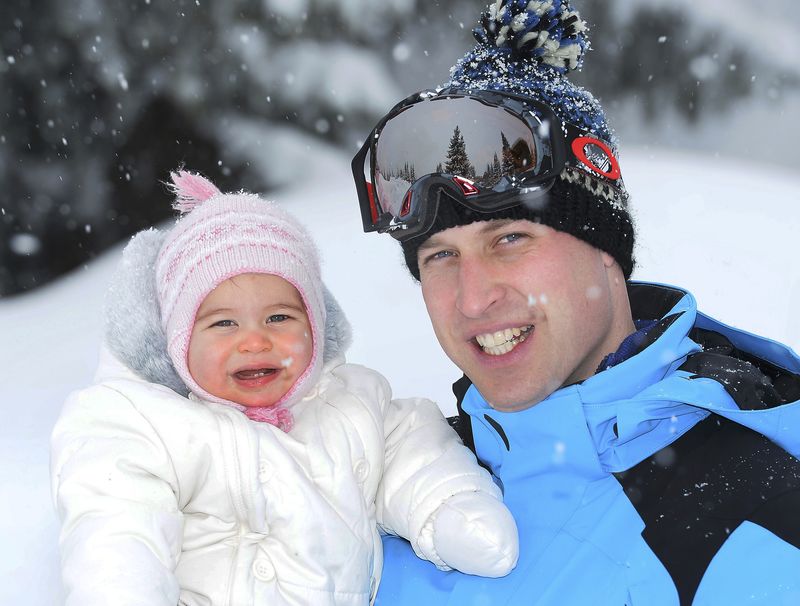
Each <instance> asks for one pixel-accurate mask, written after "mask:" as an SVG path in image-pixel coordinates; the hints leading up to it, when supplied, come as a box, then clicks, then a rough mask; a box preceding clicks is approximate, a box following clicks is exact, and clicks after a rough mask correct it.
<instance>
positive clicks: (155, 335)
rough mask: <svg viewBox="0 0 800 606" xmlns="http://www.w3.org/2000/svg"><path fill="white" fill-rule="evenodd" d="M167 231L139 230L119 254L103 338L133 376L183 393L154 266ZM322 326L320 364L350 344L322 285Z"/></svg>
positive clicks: (339, 315) (346, 327) (339, 311)
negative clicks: (166, 332)
mask: <svg viewBox="0 0 800 606" xmlns="http://www.w3.org/2000/svg"><path fill="white" fill-rule="evenodd" d="M165 235H166V232H162V231H158V230H156V229H146V230H144V231H140V232H139V233H138V234H136V235H135V236H133V238H131V241H130V242H129V243H128V245H127V246H126V247H125V250H124V251H123V252H122V261H121V262H120V263H119V265H118V266H117V269H116V271H115V272H114V275H113V276H112V278H111V283H110V285H109V288H108V292H107V293H106V298H105V305H104V321H105V327H104V335H105V341H106V344H107V345H108V347H109V349H110V350H111V352H112V353H113V354H114V355H115V356H116V357H117V358H118V359H119V360H120V361H121V362H122V363H123V364H125V365H126V366H127V367H128V368H130V369H131V370H132V371H133V372H135V373H136V374H137V375H139V376H140V377H142V378H143V379H145V380H146V381H150V382H152V383H158V384H160V385H165V386H166V387H169V388H170V389H172V390H173V391H175V392H177V393H180V394H183V395H187V394H188V393H189V390H188V388H187V387H186V385H184V383H183V381H182V380H181V379H180V377H179V376H178V373H176V372H175V368H174V367H173V366H172V361H171V360H170V358H169V354H168V353H167V340H166V336H165V335H164V331H163V329H162V328H161V318H160V312H159V309H158V297H157V295H156V281H155V262H156V257H157V256H158V251H159V250H160V249H161V244H162V243H163V241H164V237H165ZM323 295H324V298H325V310H326V317H327V319H326V322H325V342H324V346H323V363H327V362H329V361H331V360H333V359H336V358H337V357H340V356H344V353H345V351H346V350H347V348H348V347H349V346H350V343H351V341H352V331H351V328H350V323H349V322H348V321H347V318H346V317H345V315H344V312H343V311H342V308H341V307H340V306H339V304H338V303H337V301H336V299H335V298H334V296H333V295H332V294H331V293H330V291H329V290H328V288H327V287H326V286H325V285H324V284H323Z"/></svg>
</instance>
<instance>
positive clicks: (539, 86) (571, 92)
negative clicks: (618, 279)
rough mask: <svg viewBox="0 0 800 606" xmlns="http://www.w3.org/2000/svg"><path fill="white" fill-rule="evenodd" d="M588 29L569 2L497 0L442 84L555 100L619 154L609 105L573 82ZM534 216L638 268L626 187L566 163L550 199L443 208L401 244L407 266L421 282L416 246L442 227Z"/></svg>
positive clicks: (567, 117) (562, 114) (558, 108)
mask: <svg viewBox="0 0 800 606" xmlns="http://www.w3.org/2000/svg"><path fill="white" fill-rule="evenodd" d="M586 32H587V26H586V23H585V22H584V21H583V20H582V19H581V18H580V16H579V15H578V13H577V12H575V11H574V10H572V8H571V7H570V3H569V1H568V0H497V1H496V2H494V3H492V4H491V5H489V6H488V7H487V8H486V10H484V12H483V13H482V14H481V16H480V21H479V26H478V27H477V28H476V29H475V30H474V32H473V33H474V35H475V38H476V39H477V41H478V44H477V45H476V46H475V48H474V49H472V50H471V51H470V52H468V53H467V54H466V55H464V56H463V57H462V58H461V59H460V60H459V61H458V62H457V63H456V64H455V66H453V68H452V69H451V71H450V81H449V82H447V83H445V84H443V85H442V86H443V88H449V87H453V88H458V89H467V90H472V91H479V90H491V91H500V92H502V91H507V92H510V93H515V94H522V95H527V96H529V97H533V98H534V99H537V100H538V101H541V102H544V103H546V104H547V105H549V106H550V107H551V108H552V109H553V111H554V112H555V114H556V115H557V116H558V117H559V118H561V119H562V120H564V121H566V122H571V123H573V124H575V125H577V126H579V127H581V128H582V129H584V130H586V131H589V132H590V133H592V134H593V135H595V136H596V137H598V138H599V139H602V140H603V141H605V142H606V143H607V144H608V145H609V147H610V148H611V150H612V152H613V154H614V156H615V157H618V151H617V141H616V137H615V136H614V133H613V132H612V131H611V129H610V127H609V126H608V123H607V122H606V117H605V114H604V113H603V108H602V107H601V106H600V103H598V101H597V99H595V98H594V97H593V96H592V94H591V93H590V92H589V91H587V90H585V89H583V88H581V87H579V86H576V85H575V84H573V83H572V82H570V80H569V79H568V78H567V74H568V72H570V71H572V70H575V69H578V68H580V67H581V64H582V62H583V57H584V54H585V52H586V50H587V49H588V48H589V41H588V39H587V37H586ZM508 218H511V219H529V220H532V221H536V222H539V223H543V224H545V225H549V226H551V227H553V228H555V229H557V230H559V231H563V232H566V233H569V234H571V235H573V236H575V237H576V238H580V239H581V240H583V241H585V242H587V243H588V244H590V245H592V246H593V247H595V248H598V249H600V250H603V251H605V252H607V253H609V254H610V255H611V256H612V257H614V259H616V261H617V262H618V263H619V265H620V267H621V268H622V271H623V273H624V275H625V278H626V279H627V278H629V277H630V275H631V273H632V271H633V266H634V260H633V243H634V229H633V222H632V220H631V216H630V213H629V211H628V196H627V193H626V192H625V190H624V189H623V190H622V191H621V192H620V193H618V194H615V195H609V193H608V188H603V187H602V185H601V183H600V182H599V181H598V180H596V179H594V178H592V176H591V175H590V174H588V173H586V172H582V171H578V170H577V169H574V168H570V167H567V168H565V169H564V170H563V171H562V172H561V174H560V175H559V178H558V179H556V182H555V184H554V185H553V187H552V188H551V189H550V190H549V191H548V193H547V197H546V199H544V200H542V199H541V198H538V199H537V200H536V201H535V205H525V204H524V203H523V204H521V205H518V206H515V207H512V208H509V209H505V210H501V211H497V212H495V213H490V214H486V213H478V212H474V211H471V210H469V209H468V208H466V207H465V206H462V205H460V204H449V205H444V204H442V205H440V207H439V210H438V213H437V217H436V220H435V222H434V224H433V226H432V227H431V229H430V230H429V231H428V232H427V233H425V234H422V235H420V236H419V237H417V238H412V239H410V240H407V241H405V242H403V243H402V247H403V254H404V256H405V260H406V265H408V268H409V270H410V271H411V273H412V275H413V276H414V277H415V278H417V279H419V266H418V264H417V250H418V248H419V246H420V245H421V244H422V243H423V242H424V241H425V240H426V239H427V238H429V237H430V236H432V235H433V234H435V233H436V232H439V231H442V230H444V229H448V228H450V227H455V226H458V225H466V224H469V223H473V222H475V221H486V220H487V219H508Z"/></svg>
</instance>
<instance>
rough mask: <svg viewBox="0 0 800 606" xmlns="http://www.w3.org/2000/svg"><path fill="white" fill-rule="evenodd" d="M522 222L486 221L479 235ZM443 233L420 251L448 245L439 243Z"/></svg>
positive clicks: (506, 220)
mask: <svg viewBox="0 0 800 606" xmlns="http://www.w3.org/2000/svg"><path fill="white" fill-rule="evenodd" d="M517 221H520V219H492V220H491V221H484V223H485V225H482V226H481V227H480V229H479V230H478V235H484V234H487V233H492V232H495V231H499V230H501V229H504V228H505V227H506V226H507V225H510V224H511V223H516V222H517ZM440 233H441V232H437V233H435V234H433V235H432V236H431V237H430V238H428V239H427V240H425V242H423V243H422V244H420V245H419V248H418V249H417V250H418V251H420V250H427V249H429V248H437V247H438V246H444V245H446V244H445V243H443V242H439V240H440V238H439V234H440Z"/></svg>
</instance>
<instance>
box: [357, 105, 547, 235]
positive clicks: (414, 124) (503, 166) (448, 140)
mask: <svg viewBox="0 0 800 606" xmlns="http://www.w3.org/2000/svg"><path fill="white" fill-rule="evenodd" d="M531 116H532V117H534V118H535V114H531ZM539 123H540V124H541V121H539ZM537 130H539V131H541V132H538V133H534V132H533V130H532V129H531V126H530V125H529V124H528V123H526V122H525V121H523V120H521V119H520V118H519V117H518V116H517V115H514V114H512V113H511V112H510V111H508V110H506V109H504V108H502V107H498V106H493V105H489V104H486V103H484V102H482V101H480V100H477V99H473V98H468V97H438V98H433V99H430V100H426V101H423V102H420V103H416V104H414V105H410V106H408V107H406V108H405V109H403V110H402V111H401V112H399V113H398V114H397V115H395V116H393V117H392V119H391V120H389V121H388V122H387V123H386V124H385V125H384V127H383V129H382V130H381V132H380V134H379V139H378V141H377V142H376V145H375V146H374V151H375V164H374V170H373V171H372V175H373V177H374V182H373V185H374V191H375V194H376V196H377V201H378V203H379V205H380V209H381V210H382V211H383V212H386V213H389V214H390V215H391V216H392V217H394V218H395V219H398V220H400V219H402V218H403V217H405V216H408V215H409V214H410V213H411V208H410V203H411V200H410V197H409V196H408V194H409V190H410V188H411V185H412V184H413V183H414V182H416V181H417V180H419V179H421V178H423V177H426V176H428V175H448V176H450V177H454V178H456V181H455V182H456V184H458V185H460V186H461V189H462V191H463V193H464V194H465V195H470V193H479V192H480V191H485V190H497V191H503V190H504V189H505V186H506V185H507V184H508V183H509V181H511V180H513V179H515V178H516V177H519V176H520V175H523V174H524V173H531V174H538V173H540V172H541V171H542V169H543V166H542V165H543V163H547V164H549V160H550V157H551V151H550V144H549V138H548V136H547V135H548V133H549V127H548V126H547V125H544V128H541V129H537ZM542 135H544V136H542ZM547 168H549V166H548V167H547ZM459 180H461V183H459ZM464 181H466V182H464Z"/></svg>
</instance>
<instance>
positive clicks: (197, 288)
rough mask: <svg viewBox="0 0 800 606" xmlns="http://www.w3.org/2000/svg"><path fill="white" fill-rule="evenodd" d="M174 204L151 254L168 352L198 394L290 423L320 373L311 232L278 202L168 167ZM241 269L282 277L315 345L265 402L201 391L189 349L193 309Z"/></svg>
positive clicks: (318, 291)
mask: <svg viewBox="0 0 800 606" xmlns="http://www.w3.org/2000/svg"><path fill="white" fill-rule="evenodd" d="M172 190H173V191H174V192H175V195H176V198H177V200H176V203H175V208H176V209H178V210H180V211H181V212H182V213H183V214H182V216H181V217H179V218H178V220H177V222H176V223H175V226H174V227H173V228H172V229H171V230H170V232H169V233H168V234H167V236H166V238H165V239H164V243H163V244H162V246H161V249H160V251H159V253H158V257H157V259H156V264H155V270H156V289H157V295H158V304H159V310H160V312H161V324H162V327H163V329H164V334H165V335H166V340H167V351H168V353H169V356H170V359H171V360H172V363H173V365H174V366H175V370H176V371H177V373H178V375H179V376H180V378H181V380H182V381H183V382H184V383H185V384H186V386H187V387H188V388H189V389H190V390H191V391H192V392H193V393H194V394H195V395H197V396H199V397H200V398H202V399H205V400H209V401H212V402H217V403H221V404H227V405H229V406H233V407H235V408H238V409H239V410H242V411H243V412H245V414H247V416H248V417H250V418H252V419H254V420H258V421H265V422H268V423H272V424H273V425H277V426H278V427H281V428H282V429H284V430H285V431H288V429H289V428H291V414H290V411H289V408H290V406H291V405H292V404H293V403H294V402H296V401H298V400H299V399H300V398H302V397H303V395H305V393H306V392H307V391H308V386H311V385H314V384H315V383H316V381H317V379H318V378H319V376H320V373H321V372H322V359H323V347H324V342H325V334H324V327H325V320H326V308H325V301H324V294H323V286H322V278H321V270H320V265H319V258H318V254H317V250H316V248H315V247H314V244H313V241H312V239H311V237H310V235H309V234H308V232H307V231H306V230H305V228H303V226H302V225H300V224H299V223H298V222H297V220H296V219H295V218H294V217H292V216H291V215H290V214H289V213H287V212H285V211H283V210H282V209H281V208H279V207H278V206H276V205H275V204H273V203H272V202H268V201H266V200H262V199H261V198H259V197H258V196H256V195H253V194H248V193H235V194H223V193H222V192H220V191H219V189H217V187H216V186H215V185H214V184H213V183H211V182H210V181H209V180H208V179H206V178H205V177H202V176H201V175H198V174H193V173H190V172H187V171H183V170H181V171H177V172H175V173H172ZM245 273H264V274H272V275H276V276H279V277H281V278H283V279H285V280H286V281H288V282H289V283H290V284H292V285H293V286H294V287H295V288H296V289H297V291H298V292H299V293H300V296H301V298H302V300H303V303H304V304H305V307H306V313H307V315H308V319H309V324H310V326H311V338H312V341H313V351H312V356H311V361H310V362H309V365H308V368H306V369H305V371H304V372H303V373H302V374H301V375H300V377H299V378H298V379H297V381H296V382H295V383H294V385H293V386H292V387H291V388H290V389H289V391H288V392H287V393H286V394H285V395H284V396H283V397H282V398H281V400H279V401H278V402H276V403H275V405H274V406H271V407H265V408H264V409H255V408H245V407H243V406H241V405H240V404H238V403H236V402H230V401H228V400H224V399H222V398H219V397H217V396H214V395H213V394H210V393H208V392H206V391H205V390H204V389H203V388H202V387H200V386H199V385H198V384H197V382H196V381H195V380H194V378H193V377H192V375H191V373H190V372H189V368H188V361H187V354H188V350H189V341H190V339H191V335H192V330H193V328H194V320H195V316H196V314H197V310H198V308H199V307H200V305H201V303H202V302H203V300H204V299H205V298H206V296H208V294H209V293H210V292H211V291H212V290H214V289H215V288H216V287H217V286H219V284H221V283H222V282H224V281H225V280H227V279H229V278H232V277H234V276H237V275H241V274H245Z"/></svg>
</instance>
